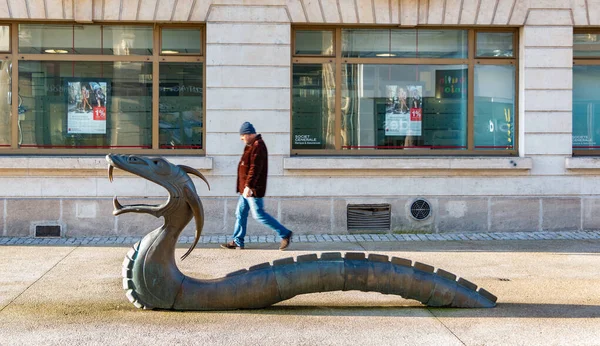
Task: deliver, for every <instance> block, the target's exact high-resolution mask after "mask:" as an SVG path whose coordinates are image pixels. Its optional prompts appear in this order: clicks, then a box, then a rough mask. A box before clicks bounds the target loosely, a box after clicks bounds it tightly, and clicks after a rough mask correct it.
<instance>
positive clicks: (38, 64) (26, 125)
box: [18, 61, 152, 149]
mask: <svg viewBox="0 0 600 346" xmlns="http://www.w3.org/2000/svg"><path fill="white" fill-rule="evenodd" d="M151 75H152V64H151V63H140V62H83V61H82V62H58V61H22V62H20V64H19V94H20V97H21V98H22V100H23V107H24V109H25V112H24V113H23V114H22V115H20V116H19V120H18V121H19V129H20V133H19V146H21V147H34V148H83V149H86V148H90V149H93V148H151V145H152V141H151V138H152V137H151V136H152V94H151V91H152V79H151V78H146V76H151ZM103 108H104V109H103Z"/></svg>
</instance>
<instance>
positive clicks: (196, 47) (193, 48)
mask: <svg viewBox="0 0 600 346" xmlns="http://www.w3.org/2000/svg"><path fill="white" fill-rule="evenodd" d="M161 45H162V47H161V54H201V53H202V49H201V47H202V31H201V30H200V29H172V28H169V29H162V38H161Z"/></svg>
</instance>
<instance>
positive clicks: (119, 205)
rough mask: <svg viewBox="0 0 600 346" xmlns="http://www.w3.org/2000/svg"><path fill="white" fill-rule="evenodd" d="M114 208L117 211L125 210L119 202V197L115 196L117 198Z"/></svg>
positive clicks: (114, 200) (114, 199) (114, 201)
mask: <svg viewBox="0 0 600 346" xmlns="http://www.w3.org/2000/svg"><path fill="white" fill-rule="evenodd" d="M113 206H114V207H115V210H121V209H123V206H122V205H121V203H119V201H118V200H117V196H115V198H113Z"/></svg>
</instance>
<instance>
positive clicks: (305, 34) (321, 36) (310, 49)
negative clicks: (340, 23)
mask: <svg viewBox="0 0 600 346" xmlns="http://www.w3.org/2000/svg"><path fill="white" fill-rule="evenodd" d="M294 45H295V52H294V54H297V55H300V54H305V55H333V54H335V50H334V48H333V31H317V30H297V31H296V40H295V41H294Z"/></svg>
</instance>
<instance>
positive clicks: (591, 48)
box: [573, 34, 600, 58]
mask: <svg viewBox="0 0 600 346" xmlns="http://www.w3.org/2000/svg"><path fill="white" fill-rule="evenodd" d="M573 56H574V57H576V58H585V57H597V56H600V34H575V35H573Z"/></svg>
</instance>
